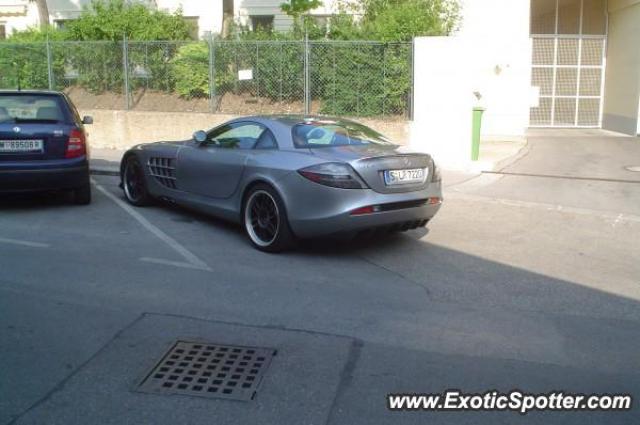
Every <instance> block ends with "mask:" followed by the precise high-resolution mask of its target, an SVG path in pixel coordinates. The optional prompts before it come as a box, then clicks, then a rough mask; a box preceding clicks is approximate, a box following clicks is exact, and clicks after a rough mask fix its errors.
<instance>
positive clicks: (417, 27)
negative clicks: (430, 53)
mask: <svg viewBox="0 0 640 425" xmlns="http://www.w3.org/2000/svg"><path fill="white" fill-rule="evenodd" d="M367 12H368V13H367V14H366V15H365V23H364V30H365V32H366V33H368V35H369V37H370V38H372V39H375V40H380V41H411V39H412V38H413V37H416V36H433V35H447V34H449V33H451V31H452V30H453V29H454V28H455V25H456V22H457V19H458V5H457V3H456V2H453V1H451V0H372V1H371V2H370V4H369V9H368V11H367Z"/></svg>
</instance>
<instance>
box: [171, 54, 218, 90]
mask: <svg viewBox="0 0 640 425" xmlns="http://www.w3.org/2000/svg"><path fill="white" fill-rule="evenodd" d="M172 64H173V68H172V71H173V72H172V76H173V78H174V79H175V82H176V85H175V88H176V92H177V93H178V94H179V95H180V96H183V97H186V98H193V97H202V96H209V45H208V44H207V43H198V44H187V45H185V46H182V47H180V48H179V49H178V54H177V55H176V56H175V57H174V58H173V60H172Z"/></svg>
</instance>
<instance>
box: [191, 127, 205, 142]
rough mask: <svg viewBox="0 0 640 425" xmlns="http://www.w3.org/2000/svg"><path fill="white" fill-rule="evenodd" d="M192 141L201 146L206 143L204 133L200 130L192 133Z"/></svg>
mask: <svg viewBox="0 0 640 425" xmlns="http://www.w3.org/2000/svg"><path fill="white" fill-rule="evenodd" d="M193 140H195V141H196V142H198V143H200V144H202V143H204V142H206V141H207V133H205V132H204V131H202V130H198V131H196V132H195V133H193Z"/></svg>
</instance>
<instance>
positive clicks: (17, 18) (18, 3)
mask: <svg viewBox="0 0 640 425" xmlns="http://www.w3.org/2000/svg"><path fill="white" fill-rule="evenodd" d="M0 14H11V16H0V24H1V25H4V26H5V30H6V33H7V37H9V36H11V33H12V32H14V31H23V30H25V29H27V28H29V27H32V26H36V25H38V9H37V8H36V7H35V4H33V3H30V2H29V1H27V0H0Z"/></svg>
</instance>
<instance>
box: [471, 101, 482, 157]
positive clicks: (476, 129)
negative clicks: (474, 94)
mask: <svg viewBox="0 0 640 425" xmlns="http://www.w3.org/2000/svg"><path fill="white" fill-rule="evenodd" d="M483 113H484V108H480V107H475V108H473V127H472V134H471V160H472V161H477V160H478V157H479V156H480V128H481V126H482V114H483Z"/></svg>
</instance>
